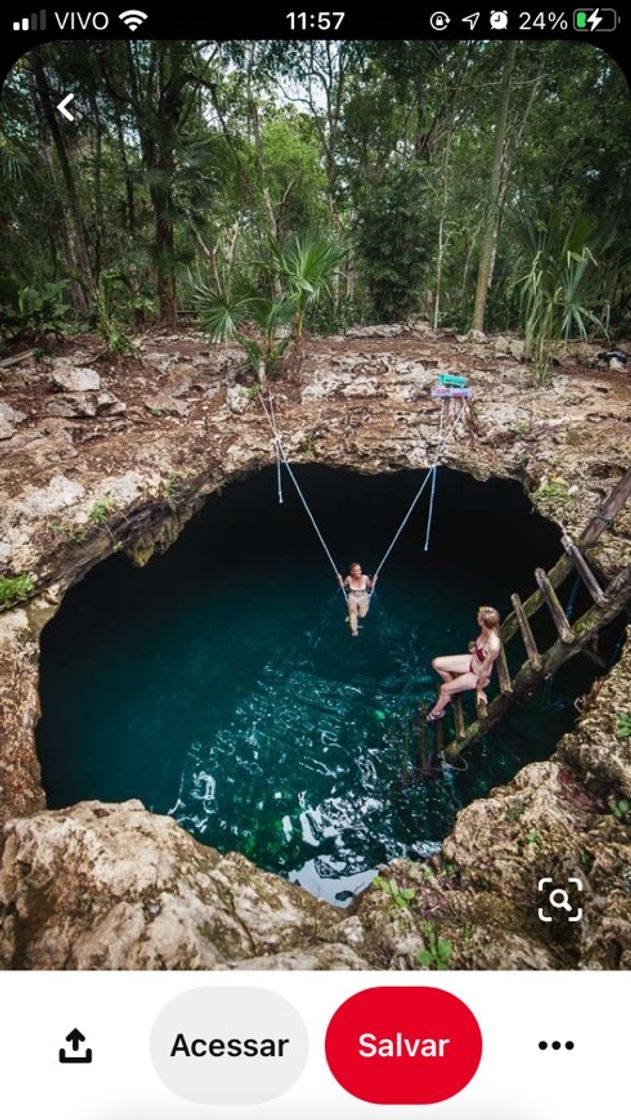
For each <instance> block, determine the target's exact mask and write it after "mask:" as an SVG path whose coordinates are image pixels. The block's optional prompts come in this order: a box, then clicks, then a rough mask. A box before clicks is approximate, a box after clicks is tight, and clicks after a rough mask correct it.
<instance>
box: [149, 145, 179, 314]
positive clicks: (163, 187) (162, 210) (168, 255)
mask: <svg viewBox="0 0 631 1120" xmlns="http://www.w3.org/2000/svg"><path fill="white" fill-rule="evenodd" d="M153 168H154V169H156V170H158V171H160V172H161V173H163V175H164V180H165V181H164V182H162V181H161V182H160V183H158V184H154V185H152V186H151V189H150V195H151V204H152V206H153V228H154V248H155V258H156V287H157V292H158V308H159V315H160V321H161V322H162V323H166V324H167V326H175V323H176V320H177V303H176V298H175V276H174V274H173V258H174V254H175V240H174V236H173V214H172V200H171V186H170V180H171V176H172V173H173V160H172V153H171V152H160V153H159V155H158V158H157V160H156V162H155V163H154V164H153Z"/></svg>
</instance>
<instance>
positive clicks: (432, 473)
mask: <svg viewBox="0 0 631 1120" xmlns="http://www.w3.org/2000/svg"><path fill="white" fill-rule="evenodd" d="M259 400H260V402H261V405H262V407H263V411H264V413H265V416H266V418H267V422H268V424H269V426H270V428H271V429H272V435H273V437H274V446H275V448H276V462H277V472H278V498H279V502H282V500H283V499H282V489H281V482H280V460H281V459H282V461H283V463H284V465H285V467H286V469H287V473H288V474H289V477H290V478H291V481H292V482H293V484H294V486H295V488H296V492H297V494H298V497H299V498H300V501H301V502H302V504H303V506H304V508H305V510H306V513H307V515H308V517H309V520H310V521H311V524H312V525H313V528H314V529H315V531H316V534H317V537H318V540H319V541H320V544H321V545H322V548H323V549H324V552H325V553H326V556H327V559H328V561H329V563H330V565H331V567H332V568H333V571H334V572H335V577H336V579H337V576H338V568H337V565H336V563H335V560H334V559H333V557H332V555H331V552H330V550H329V547H328V545H327V543H326V541H325V539H324V537H323V536H322V533H321V532H320V529H319V528H318V523H317V521H316V519H315V517H314V516H313V514H312V512H311V509H310V508H309V503H308V502H307V499H306V498H305V496H304V494H303V492H302V490H301V489H300V486H299V484H298V479H297V478H296V476H295V474H294V472H293V470H292V468H291V466H290V465H289V461H288V459H287V456H286V455H285V449H284V447H283V444H282V441H281V438H280V435H279V434H278V428H277V427H276V415H275V412H274V403H273V400H272V394H271V393H270V394H269V410H268V408H267V407H266V404H265V401H264V400H263V396H262V394H261V393H259ZM465 405H466V400H463V401H462V404H461V406H460V411H459V412H458V415H457V416H456V419H455V420H454V422H453V424H452V425H451V428H450V429H449V431H448V432H447V434H446V435H445V434H443V433H444V420H445V400H444V398H443V399H442V400H441V402H440V422H439V427H438V443H437V445H436V455H435V457H434V462H433V463H432V465H431V466H430V467H428V470H427V474H426V475H425V478H424V479H423V481H422V483H421V485H420V487H419V489H418V490H417V492H416V495H415V496H414V498H413V500H412V503H411V505H410V507H409V509H408V511H407V513H406V515H405V517H404V518H403V521H402V522H401V524H400V525H399V528H398V529H397V531H396V533H395V534H394V537H393V538H392V541H391V542H390V544H389V545H388V548H387V549H386V551H385V553H384V555H383V558H382V560H381V562H380V563H379V565H378V567H377V569H376V571H375V574H374V576H373V577H372V578H373V584H374V582H375V580H376V579H377V576H378V575H379V573H380V571H381V569H382V568H383V566H384V564H385V563H386V561H387V559H388V557H389V556H390V553H391V552H392V550H393V548H394V546H395V544H396V543H397V541H398V539H399V537H400V536H401V533H402V532H403V530H404V529H405V526H406V525H407V523H408V521H409V520H410V517H411V516H412V513H413V512H414V509H415V508H416V505H417V503H418V502H419V500H420V498H421V495H422V494H423V491H424V490H425V487H426V486H427V483H428V482H429V480H430V478H431V480H432V487H431V491H430V499H429V511H428V515H427V530H426V533H425V552H427V550H428V548H429V538H430V531H431V524H432V517H433V513H434V496H435V493H436V474H437V469H438V464H439V459H440V456H441V454H442V451H443V448H444V445H445V444H446V442H447V440H448V439H449V436H450V435H451V433H452V432H453V431H454V430H455V428H456V425H457V424H458V423H459V421H460V417H461V416H462V413H463V411H464V408H465ZM341 590H342V592H343V593H344V598H345V599H346V601H347V602H348V596H347V594H346V589H345V588H344V586H343V585H342V587H341Z"/></svg>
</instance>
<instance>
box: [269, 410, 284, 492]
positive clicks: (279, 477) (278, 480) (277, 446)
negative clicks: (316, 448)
mask: <svg viewBox="0 0 631 1120" xmlns="http://www.w3.org/2000/svg"><path fill="white" fill-rule="evenodd" d="M269 407H270V413H271V417H272V424H273V429H274V447H275V449H276V485H277V487H278V504H279V506H282V504H283V476H282V472H281V458H280V454H281V453H280V440H279V438H278V428H277V427H276V413H275V412H274V400H273V398H272V394H271V393H270V395H269Z"/></svg>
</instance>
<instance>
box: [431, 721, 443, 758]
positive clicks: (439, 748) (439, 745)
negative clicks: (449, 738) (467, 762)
mask: <svg viewBox="0 0 631 1120" xmlns="http://www.w3.org/2000/svg"><path fill="white" fill-rule="evenodd" d="M434 730H435V732H436V754H442V753H443V750H444V749H445V729H444V727H443V721H442V719H437V720H436V722H435V723H434Z"/></svg>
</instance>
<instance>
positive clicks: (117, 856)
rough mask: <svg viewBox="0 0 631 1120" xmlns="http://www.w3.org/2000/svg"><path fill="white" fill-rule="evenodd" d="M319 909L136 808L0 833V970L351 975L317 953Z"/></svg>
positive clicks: (69, 815)
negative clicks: (248, 963) (269, 970)
mask: <svg viewBox="0 0 631 1120" xmlns="http://www.w3.org/2000/svg"><path fill="white" fill-rule="evenodd" d="M322 909H323V908H322V905H321V904H320V903H318V902H317V901H316V900H315V899H314V898H312V897H311V896H310V895H307V894H306V892H303V891H301V890H300V888H298V887H295V886H293V885H292V884H290V883H286V882H284V881H283V880H281V879H278V878H277V877H276V876H274V875H269V874H267V873H266V872H263V871H258V870H256V869H255V868H253V867H252V865H251V864H250V863H249V862H248V861H247V860H246V859H245V858H244V857H243V856H240V855H237V854H234V853H231V854H229V855H225V856H221V855H219V853H218V852H216V851H214V850H213V849H212V848H206V847H204V846H203V845H201V844H198V843H197V842H196V841H195V840H193V839H192V837H191V836H189V835H188V834H187V833H185V832H184V831H183V830H182V829H181V828H180V827H179V825H177V824H176V823H175V821H174V820H172V818H170V817H159V816H154V815H152V814H150V813H147V812H145V810H144V809H143V807H142V805H141V803H140V802H139V801H128V802H126V803H124V804H122V805H103V804H101V803H99V802H83V803H81V804H79V805H75V806H74V807H73V808H72V809H68V810H58V811H56V812H44V813H39V814H37V815H36V816H34V817H31V818H28V819H19V820H13V821H10V822H9V823H8V824H7V825H6V826H5V829H4V850H3V853H2V862H1V863H0V967H20V968H49V969H53V968H89V969H93V968H109V969H189V968H190V969H207V968H224V967H234V966H235V965H239V966H240V964H241V962H242V961H245V960H248V959H251V960H252V961H253V962H256V963H255V964H253V966H254V967H258V966H259V965H260V960H261V958H263V959H265V960H266V962H267V966H268V967H269V965H270V963H271V962H273V961H274V959H275V958H278V960H279V961H280V962H281V965H280V966H281V967H289V968H305V967H315V968H317V967H323V966H324V967H342V968H346V967H349V966H351V967H352V966H354V967H362V966H363V965H364V962H363V961H362V959H361V957H360V956H359V955H358V954H357V953H356V952H354V951H351V950H350V949H349V948H348V947H347V946H342V947H341V949H340V951H339V952H337V951H336V949H335V943H334V941H333V939H332V938H328V942H329V943H328V944H326V945H325V946H324V949H323V950H321V949H320V934H321V932H322V931H323V930H325V929H326V922H324V923H323V924H321V923H322V918H320V911H321V910H322ZM327 909H328V908H327ZM332 916H333V920H334V921H338V920H339V917H338V915H337V914H336V913H335V912H333V914H332Z"/></svg>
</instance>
